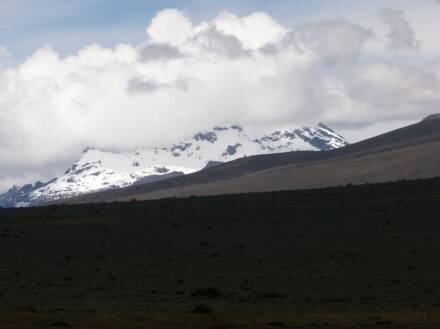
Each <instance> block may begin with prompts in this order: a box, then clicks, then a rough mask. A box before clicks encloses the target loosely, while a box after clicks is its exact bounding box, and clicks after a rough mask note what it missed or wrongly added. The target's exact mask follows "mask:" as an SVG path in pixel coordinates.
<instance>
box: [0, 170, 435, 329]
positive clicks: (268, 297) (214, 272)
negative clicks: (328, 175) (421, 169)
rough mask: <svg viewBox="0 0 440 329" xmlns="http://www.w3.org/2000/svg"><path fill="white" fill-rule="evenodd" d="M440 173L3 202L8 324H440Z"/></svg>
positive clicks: (3, 312) (2, 293)
mask: <svg viewBox="0 0 440 329" xmlns="http://www.w3.org/2000/svg"><path fill="white" fill-rule="evenodd" d="M439 210H440V179H438V178H436V179H427V180H417V181H400V182H395V183H385V184H374V185H372V184H370V185H368V184H366V185H362V186H344V187H336V188H327V189H319V190H306V191H292V192H277V193H261V194H243V195H233V196H232V195H231V196H218V197H192V198H188V199H167V200H158V201H134V200H133V201H132V202H127V203H116V202H113V203H106V204H83V205H52V206H47V207H41V208H29V209H0V255H1V262H0V328H50V327H53V328H57V327H58V328H62V327H64V328H212V329H214V328H225V329H226V328H257V329H258V328H281V327H286V328H338V329H339V328H440V279H439V278H440V243H439V241H440V216H439Z"/></svg>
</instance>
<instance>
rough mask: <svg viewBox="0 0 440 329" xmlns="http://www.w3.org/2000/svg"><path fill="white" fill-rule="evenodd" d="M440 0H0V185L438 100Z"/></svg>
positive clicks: (395, 118) (350, 129)
mask: <svg viewBox="0 0 440 329" xmlns="http://www.w3.org/2000/svg"><path fill="white" fill-rule="evenodd" d="M36 3H38V4H36ZM439 15H440V1H438V0H418V1H413V0H371V1H368V2H364V1H353V0H350V1H349V0H308V1H299V0H297V1H295V0H290V1H281V0H271V1H267V0H253V1H251V0H235V1H232V0H229V1H228V0H225V1H220V0H219V1H202V0H193V1H189V0H188V1H177V0H165V1H164V0H161V1H156V0H123V1H122V0H76V1H67V0H64V1H60V0H39V1H38V2H36V1H31V0H2V1H0V192H1V191H4V190H6V189H7V188H8V187H10V186H11V185H13V184H18V185H21V184H24V183H29V182H33V181H36V180H48V179H50V178H52V177H56V176H58V175H60V174H62V173H63V172H64V170H65V169H66V168H68V167H70V165H71V164H72V162H74V161H75V160H77V159H78V158H79V157H80V156H81V152H82V150H83V149H84V148H86V147H96V148H101V149H105V150H113V151H122V150H128V149H132V148H135V147H156V146H162V145H167V144H169V143H174V142H177V141H178V140H180V139H182V138H184V137H186V136H188V135H191V134H193V133H194V132H196V131H198V130H203V129H209V128H211V127H213V126H215V125H218V124H222V123H227V122H239V123H240V124H242V125H243V126H245V127H246V128H247V130H249V131H250V133H255V134H260V133H261V132H270V131H271V130H273V129H294V128H297V127H301V126H309V125H315V124H317V123H318V122H324V123H325V124H327V125H329V126H330V127H332V128H333V129H335V130H336V131H338V132H340V133H341V134H343V135H344V136H346V137H347V139H348V140H349V141H352V142H355V141H358V140H361V139H364V138H368V137H371V136H374V135H376V134H380V133H383V132H385V131H387V130H390V129H394V128H397V127H401V126H404V125H407V124H410V123H413V122H417V121H418V120H420V119H422V118H423V117H424V116H426V115H428V114H431V113H435V112H438V111H440V110H439V109H440V40H439V39H438V37H437V31H439V30H440V20H438V17H439Z"/></svg>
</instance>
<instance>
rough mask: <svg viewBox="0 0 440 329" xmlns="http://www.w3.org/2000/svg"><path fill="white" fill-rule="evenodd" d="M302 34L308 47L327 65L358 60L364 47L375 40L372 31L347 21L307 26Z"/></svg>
mask: <svg viewBox="0 0 440 329" xmlns="http://www.w3.org/2000/svg"><path fill="white" fill-rule="evenodd" d="M301 32H302V35H303V38H304V40H305V42H306V43H307V45H308V46H309V47H311V48H312V49H313V50H315V51H316V53H317V54H318V55H319V56H320V58H321V59H322V60H323V61H324V62H325V63H327V64H340V63H347V62H352V61H354V60H356V59H357V57H358V56H359V54H360V52H361V49H362V46H363V45H364V44H365V43H366V42H368V41H371V40H373V39H374V38H375V35H374V33H373V32H372V31H371V30H369V29H366V28H364V27H362V26H359V25H357V24H354V23H351V22H348V21H345V20H332V21H325V22H318V23H312V24H307V25H305V26H304V27H303V28H302V29H301Z"/></svg>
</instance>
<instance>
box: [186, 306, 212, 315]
mask: <svg viewBox="0 0 440 329" xmlns="http://www.w3.org/2000/svg"><path fill="white" fill-rule="evenodd" d="M190 313H195V314H211V313H214V310H213V309H212V307H211V306H209V305H206V304H200V305H196V306H194V307H193V309H192V310H191V311H190Z"/></svg>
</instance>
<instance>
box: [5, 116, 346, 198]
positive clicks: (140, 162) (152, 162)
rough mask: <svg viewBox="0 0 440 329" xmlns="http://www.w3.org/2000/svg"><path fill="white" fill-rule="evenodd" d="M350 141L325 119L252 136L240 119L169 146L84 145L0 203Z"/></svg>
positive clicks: (121, 184)
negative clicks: (66, 164)
mask: <svg viewBox="0 0 440 329" xmlns="http://www.w3.org/2000/svg"><path fill="white" fill-rule="evenodd" d="M345 145H347V142H346V140H345V139H344V138H343V137H342V136H340V135H338V134H337V133H335V132H334V131H333V130H331V129H330V128H328V127H327V126H326V125H324V124H323V123H320V124H318V125H317V126H316V127H311V128H309V127H304V128H301V129H295V130H290V131H289V130H276V131H274V132H271V133H269V134H266V135H264V136H262V137H260V138H257V139H251V138H250V137H249V136H248V135H247V133H246V131H245V129H244V128H243V127H242V126H241V125H240V124H238V123H229V124H223V125H218V126H215V127H213V128H212V129H208V130H204V131H199V132H197V133H196V134H194V135H192V136H190V137H188V138H186V139H183V140H181V141H178V142H177V143H174V144H172V145H170V146H168V147H162V148H152V149H147V148H137V149H135V150H131V151H130V150H127V151H125V152H111V151H103V150H100V149H96V148H90V147H89V148H87V149H85V150H84V151H85V152H84V153H83V155H82V157H81V158H80V159H79V160H78V161H76V162H75V163H74V164H73V165H72V166H71V168H69V169H68V170H67V171H66V172H65V173H64V175H63V176H61V177H59V178H57V179H55V180H53V181H51V182H49V183H46V184H43V183H37V184H35V185H26V186H24V187H22V188H18V187H17V188H15V189H14V190H11V191H9V194H8V195H7V196H5V195H3V196H0V206H3V204H5V202H2V198H3V200H7V205H8V206H10V205H11V204H14V200H15V201H16V202H15V204H16V205H17V204H19V205H35V204H38V203H41V202H50V201H53V200H58V199H63V198H69V197H75V196H78V195H80V194H85V193H90V192H98V191H103V190H110V189H116V188H122V187H127V186H130V185H133V184H136V183H137V182H141V181H142V182H146V181H150V180H151V179H154V180H158V179H162V178H161V177H163V178H166V177H173V176H175V175H182V174H189V173H194V172H196V171H200V170H203V169H204V168H205V167H210V166H212V165H215V164H218V163H222V162H228V161H232V160H235V159H239V158H243V157H247V156H252V155H257V154H271V153H285V152H292V151H323V150H330V149H334V148H339V147H343V146H345Z"/></svg>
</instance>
